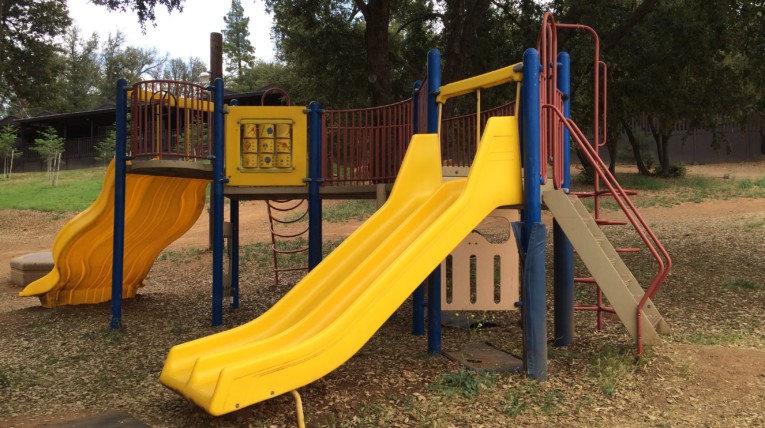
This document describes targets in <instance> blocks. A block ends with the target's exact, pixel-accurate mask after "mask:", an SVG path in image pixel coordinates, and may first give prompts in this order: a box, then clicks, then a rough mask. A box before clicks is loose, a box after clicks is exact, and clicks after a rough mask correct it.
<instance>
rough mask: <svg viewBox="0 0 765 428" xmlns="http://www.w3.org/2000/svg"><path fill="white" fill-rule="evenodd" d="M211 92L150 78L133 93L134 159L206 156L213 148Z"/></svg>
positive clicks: (192, 86) (132, 148)
mask: <svg viewBox="0 0 765 428" xmlns="http://www.w3.org/2000/svg"><path fill="white" fill-rule="evenodd" d="M212 118H213V111H212V95H211V93H210V92H209V91H207V89H206V88H205V87H203V86H199V85H196V84H194V83H189V82H179V81H174V80H147V81H143V82H138V83H136V84H135V85H133V88H132V90H131V92H130V148H131V155H132V156H133V158H136V157H144V158H157V159H184V160H187V159H206V158H207V157H208V156H209V155H210V154H211V149H212V132H211V131H212Z"/></svg>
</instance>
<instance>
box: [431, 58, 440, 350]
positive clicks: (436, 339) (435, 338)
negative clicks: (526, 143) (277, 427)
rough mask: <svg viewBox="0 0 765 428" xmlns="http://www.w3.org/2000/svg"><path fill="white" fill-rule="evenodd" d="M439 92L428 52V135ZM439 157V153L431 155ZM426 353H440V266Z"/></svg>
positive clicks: (435, 62)
mask: <svg viewBox="0 0 765 428" xmlns="http://www.w3.org/2000/svg"><path fill="white" fill-rule="evenodd" d="M440 90H441V52H439V51H438V49H431V50H430V51H429V52H428V133H429V134H435V133H437V132H438V125H439V123H438V104H437V103H436V96H437V95H438V93H439V92H440ZM433 156H438V157H439V158H440V157H441V153H440V151H439V153H433ZM428 353H430V354H436V355H437V354H440V353H441V265H439V266H438V267H436V268H435V269H434V270H433V272H432V273H431V274H430V276H429V277H428Z"/></svg>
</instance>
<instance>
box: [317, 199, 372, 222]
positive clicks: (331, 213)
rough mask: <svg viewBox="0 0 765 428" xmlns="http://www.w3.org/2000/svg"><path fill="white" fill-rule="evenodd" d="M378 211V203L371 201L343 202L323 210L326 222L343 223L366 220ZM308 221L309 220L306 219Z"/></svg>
mask: <svg viewBox="0 0 765 428" xmlns="http://www.w3.org/2000/svg"><path fill="white" fill-rule="evenodd" d="M375 211H377V202H376V201H370V200H349V201H342V202H340V203H337V204H335V205H331V206H328V207H326V208H324V209H322V213H321V217H322V220H324V221H330V222H336V223H342V222H345V221H350V220H366V219H367V218H368V217H369V216H371V215H372V214H374V212H375ZM306 221H308V218H307V217H306Z"/></svg>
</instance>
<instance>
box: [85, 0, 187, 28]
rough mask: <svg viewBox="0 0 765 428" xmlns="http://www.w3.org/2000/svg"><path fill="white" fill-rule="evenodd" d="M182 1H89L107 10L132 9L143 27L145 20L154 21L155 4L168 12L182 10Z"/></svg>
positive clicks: (123, 10)
mask: <svg viewBox="0 0 765 428" xmlns="http://www.w3.org/2000/svg"><path fill="white" fill-rule="evenodd" d="M183 2H184V0H91V3H93V4H96V5H99V6H106V7H107V8H108V9H109V10H119V11H122V12H126V11H128V10H132V11H133V12H135V13H136V15H138V22H139V23H140V24H141V26H142V27H145V25H146V23H147V22H149V23H152V24H153V23H154V19H155V14H154V8H155V7H156V6H165V7H166V8H167V11H168V12H172V11H173V10H177V11H178V12H183Z"/></svg>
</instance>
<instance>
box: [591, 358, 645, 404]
mask: <svg viewBox="0 0 765 428" xmlns="http://www.w3.org/2000/svg"><path fill="white" fill-rule="evenodd" d="M590 364H591V365H590V369H589V375H590V376H591V377H593V378H594V379H595V381H596V382H597V384H598V386H599V387H600V391H601V392H602V393H603V395H605V396H606V397H613V395H614V393H615V392H616V388H617V387H618V386H619V383H620V382H621V381H623V380H625V379H626V378H627V377H628V376H629V375H631V374H632V373H634V372H635V370H636V369H637V365H636V364H635V353H634V350H633V349H632V348H626V347H617V346H606V347H605V348H603V349H602V350H601V351H599V352H597V353H596V354H595V355H594V356H593V358H592V361H591V363H590Z"/></svg>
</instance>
